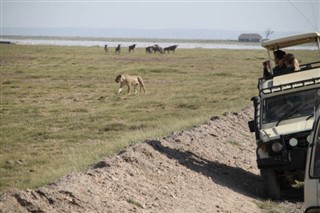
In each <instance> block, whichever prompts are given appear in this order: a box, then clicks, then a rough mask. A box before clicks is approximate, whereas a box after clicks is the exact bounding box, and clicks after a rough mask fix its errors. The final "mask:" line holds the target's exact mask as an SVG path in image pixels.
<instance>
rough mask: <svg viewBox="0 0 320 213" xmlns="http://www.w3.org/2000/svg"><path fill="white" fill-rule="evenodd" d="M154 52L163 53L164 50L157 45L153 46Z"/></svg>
mask: <svg viewBox="0 0 320 213" xmlns="http://www.w3.org/2000/svg"><path fill="white" fill-rule="evenodd" d="M153 52H155V53H156V52H159V53H163V49H162V48H161V47H160V46H159V45H157V44H155V45H154V46H153Z"/></svg>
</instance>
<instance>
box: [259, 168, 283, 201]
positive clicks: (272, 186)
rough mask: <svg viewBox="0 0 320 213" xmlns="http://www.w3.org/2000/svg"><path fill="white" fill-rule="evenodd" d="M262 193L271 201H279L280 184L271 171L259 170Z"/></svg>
mask: <svg viewBox="0 0 320 213" xmlns="http://www.w3.org/2000/svg"><path fill="white" fill-rule="evenodd" d="M260 173H261V177H262V181H263V186H264V192H265V195H266V196H267V198H270V199H272V200H280V199H281V193H280V182H279V181H278V179H277V176H276V173H275V172H274V170H273V169H261V170H260Z"/></svg>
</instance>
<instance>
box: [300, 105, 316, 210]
mask: <svg viewBox="0 0 320 213" xmlns="http://www.w3.org/2000/svg"><path fill="white" fill-rule="evenodd" d="M317 105H318V106H317V110H316V113H315V121H314V125H313V131H312V134H311V143H310V146H309V147H308V154H307V162H306V175H305V179H304V204H305V208H306V210H305V212H306V213H316V212H317V213H319V212H320V105H319V103H317Z"/></svg>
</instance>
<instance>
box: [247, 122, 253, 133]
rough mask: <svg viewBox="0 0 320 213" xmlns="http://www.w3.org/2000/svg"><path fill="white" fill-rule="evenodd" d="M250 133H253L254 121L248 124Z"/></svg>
mask: <svg viewBox="0 0 320 213" xmlns="http://www.w3.org/2000/svg"><path fill="white" fill-rule="evenodd" d="M248 126H249V129H250V132H255V127H254V120H252V121H249V122H248Z"/></svg>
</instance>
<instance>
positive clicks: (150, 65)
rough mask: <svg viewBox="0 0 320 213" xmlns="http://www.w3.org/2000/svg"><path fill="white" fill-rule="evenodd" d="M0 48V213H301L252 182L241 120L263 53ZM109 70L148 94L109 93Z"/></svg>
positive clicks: (250, 143) (297, 205)
mask: <svg viewBox="0 0 320 213" xmlns="http://www.w3.org/2000/svg"><path fill="white" fill-rule="evenodd" d="M292 52H293V53H294V54H295V55H301V56H303V57H305V58H307V57H312V51H310V50H295V51H292ZM0 54H1V61H0V64H1V73H0V81H1V82H0V83H1V109H0V113H1V144H0V152H1V161H0V173H1V179H0V187H1V191H2V195H1V206H0V207H1V210H2V211H3V212H14V211H19V209H20V210H21V211H30V212H31V211H33V212H37V211H38V212H41V211H44V212H51V211H57V212H130V211H133V212H168V211H169V212H283V211H285V212H299V211H302V204H301V202H296V201H284V202H279V203H275V202H270V201H265V200H263V199H262V196H261V191H260V189H259V181H260V178H259V173H258V170H257V168H256V164H255V142H254V136H253V135H251V133H249V130H248V129H247V126H246V125H247V124H246V122H247V121H248V120H249V119H250V117H251V116H252V115H251V113H252V109H251V108H248V107H247V106H249V105H251V103H250V98H251V97H252V96H253V95H256V85H257V78H258V77H260V76H261V75H262V71H261V62H262V61H263V60H265V59H267V58H266V55H267V54H266V52H264V51H260V50H224V49H219V50H216V49H211V50H210V49H179V48H178V49H177V51H176V53H174V54H172V53H171V54H146V53H145V51H144V49H142V48H140V49H139V48H138V49H136V51H135V52H134V53H131V54H129V53H128V52H126V49H125V48H123V50H122V52H121V54H119V55H117V54H114V52H113V51H110V52H108V53H105V52H104V50H103V48H100V47H55V46H28V45H1V53H0ZM301 60H302V61H303V60H304V59H303V58H302V57H301ZM120 73H128V74H139V75H141V76H142V77H143V78H144V80H145V83H146V87H147V90H148V93H147V94H143V93H139V94H137V95H133V94H130V95H127V94H120V95H119V94H117V91H118V85H117V84H116V83H115V82H114V78H115V76H116V75H117V74H120ZM242 109H244V110H242ZM224 112H238V113H227V114H224V115H222V114H223V113H224ZM200 124H203V125H200ZM147 139H148V140H147ZM132 144H134V145H132ZM115 153H118V154H115ZM97 162H99V163H97ZM58 178H59V179H58ZM57 179H58V180H57ZM49 183H51V184H49ZM13 188H17V189H13Z"/></svg>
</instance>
